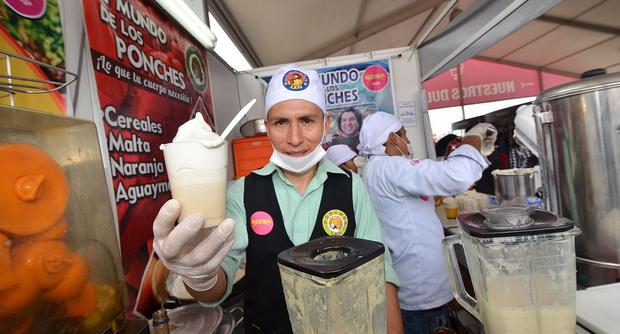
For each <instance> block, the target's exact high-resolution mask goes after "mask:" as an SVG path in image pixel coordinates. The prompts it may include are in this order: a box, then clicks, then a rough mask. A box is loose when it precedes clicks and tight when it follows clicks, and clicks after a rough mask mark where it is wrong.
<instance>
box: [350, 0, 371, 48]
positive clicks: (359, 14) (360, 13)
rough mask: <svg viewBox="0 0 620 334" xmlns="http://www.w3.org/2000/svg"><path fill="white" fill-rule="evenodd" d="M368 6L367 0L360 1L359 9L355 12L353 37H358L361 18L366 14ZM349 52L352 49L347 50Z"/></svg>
mask: <svg viewBox="0 0 620 334" xmlns="http://www.w3.org/2000/svg"><path fill="white" fill-rule="evenodd" d="M367 7H368V0H362V2H361V3H360V9H359V11H358V12H357V19H356V20H355V26H356V28H355V37H359V35H360V31H362V20H363V19H364V14H366V8H367ZM349 53H353V49H352V47H351V49H350V50H349Z"/></svg>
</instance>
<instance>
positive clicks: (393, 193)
mask: <svg viewBox="0 0 620 334" xmlns="http://www.w3.org/2000/svg"><path fill="white" fill-rule="evenodd" d="M488 166H489V162H488V160H487V159H486V158H485V157H483V156H482V155H481V154H480V153H479V152H478V151H477V150H476V149H475V148H474V147H472V146H470V145H462V146H461V147H459V148H458V149H456V150H454V151H453V152H452V153H451V154H450V156H449V157H448V159H446V160H444V161H435V160H430V159H427V160H409V159H407V158H404V157H400V156H372V157H371V158H370V160H369V161H368V163H367V164H366V166H365V167H364V172H363V174H362V178H363V180H364V183H365V184H366V187H367V188H368V192H369V194H370V198H371V200H372V203H373V205H374V207H375V211H376V212H377V215H378V217H379V220H380V221H381V229H382V231H383V235H384V236H385V242H386V244H387V245H388V247H389V249H390V251H391V253H392V257H393V265H394V270H396V273H397V275H398V278H399V279H400V283H401V285H400V287H399V289H398V299H399V302H400V308H401V309H404V310H414V311H417V310H428V309H432V308H435V307H438V306H441V305H444V304H446V303H447V302H449V301H450V300H451V299H452V298H453V295H452V289H451V287H450V282H449V279H448V273H447V270H446V266H445V263H444V258H443V252H442V248H441V241H442V240H443V238H444V233H443V228H442V226H441V222H440V221H439V218H437V215H436V214H435V203H434V200H433V196H447V195H456V194H460V193H463V192H465V191H466V190H467V189H468V188H469V187H470V186H471V185H473V184H474V182H476V181H477V180H478V179H479V178H480V176H481V175H482V171H483V170H484V169H485V168H486V167H488Z"/></svg>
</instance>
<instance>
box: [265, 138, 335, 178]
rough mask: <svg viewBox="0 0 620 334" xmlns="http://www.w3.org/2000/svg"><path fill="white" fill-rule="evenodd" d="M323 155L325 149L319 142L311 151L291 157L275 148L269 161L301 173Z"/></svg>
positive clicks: (290, 170)
mask: <svg viewBox="0 0 620 334" xmlns="http://www.w3.org/2000/svg"><path fill="white" fill-rule="evenodd" d="M324 156H325V150H324V149H323V145H321V144H320V143H319V145H317V146H316V148H315V149H314V150H312V152H310V153H308V154H306V155H304V156H303V157H292V156H290V155H286V154H284V153H280V152H278V151H277V150H276V149H275V148H274V149H273V154H271V158H270V159H269V161H271V162H273V163H274V164H275V165H276V166H278V167H280V168H282V169H284V170H287V171H289V172H293V173H295V174H303V173H305V172H306V171H308V170H309V169H310V168H312V166H314V165H316V164H317V163H318V162H319V161H321V159H323V157H324Z"/></svg>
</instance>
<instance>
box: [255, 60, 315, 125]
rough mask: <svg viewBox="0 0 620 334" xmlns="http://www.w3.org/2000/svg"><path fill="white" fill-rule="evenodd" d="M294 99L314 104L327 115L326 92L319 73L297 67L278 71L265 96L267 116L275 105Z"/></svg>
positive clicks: (283, 68)
mask: <svg viewBox="0 0 620 334" xmlns="http://www.w3.org/2000/svg"><path fill="white" fill-rule="evenodd" d="M294 99H300V100H306V101H308V102H312V103H314V104H316V105H317V106H318V107H319V108H321V110H322V111H323V114H325V112H326V109H325V90H324V88H323V82H322V81H321V78H320V77H319V74H318V73H317V71H315V70H305V69H301V68H299V67H297V66H296V65H287V66H284V67H281V68H280V69H278V70H277V71H276V73H275V74H274V75H273V76H272V77H271V81H269V87H268V88H267V94H266V95H265V115H267V113H268V112H269V109H271V107H272V106H273V105H274V104H276V103H278V102H282V101H286V100H294Z"/></svg>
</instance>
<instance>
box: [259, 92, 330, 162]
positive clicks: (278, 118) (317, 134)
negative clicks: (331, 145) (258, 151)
mask: <svg viewBox="0 0 620 334" xmlns="http://www.w3.org/2000/svg"><path fill="white" fill-rule="evenodd" d="M329 121H330V119H329V116H326V117H325V126H324V124H323V111H321V108H319V107H318V106H317V105H315V104H314V103H311V102H308V101H305V100H287V101H282V102H279V103H276V104H274V105H273V106H272V107H271V109H270V110H269V113H268V114H267V120H266V121H265V127H266V128H267V136H269V140H271V144H272V145H273V147H274V148H275V149H276V150H277V151H278V152H280V153H283V154H286V155H290V156H293V157H302V156H304V155H306V154H308V153H310V152H312V150H314V149H315V148H316V147H317V145H319V144H321V141H322V140H323V133H324V131H325V127H329Z"/></svg>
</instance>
